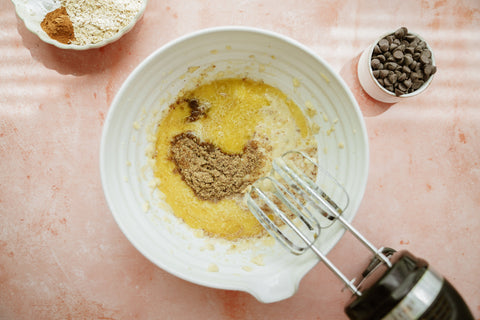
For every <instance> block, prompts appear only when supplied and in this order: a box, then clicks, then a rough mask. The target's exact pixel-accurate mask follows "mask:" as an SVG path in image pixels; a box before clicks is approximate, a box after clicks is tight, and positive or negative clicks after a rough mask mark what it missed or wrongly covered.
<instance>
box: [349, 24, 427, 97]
mask: <svg viewBox="0 0 480 320" xmlns="http://www.w3.org/2000/svg"><path fill="white" fill-rule="evenodd" d="M393 33H394V31H392V32H388V33H385V34H384V35H382V36H381V37H379V38H378V39H377V40H375V41H374V42H373V43H372V44H371V45H370V46H369V47H368V48H367V49H365V50H364V51H363V53H362V55H361V56H360V59H359V61H358V67H357V73H358V80H359V81H360V84H361V86H362V88H363V90H365V92H367V93H368V95H369V96H370V97H372V98H373V99H375V100H378V101H381V102H385V103H396V102H400V101H402V100H405V99H408V98H412V97H415V96H417V95H419V94H420V93H422V92H424V91H425V90H426V89H427V87H428V86H429V85H430V83H431V82H432V79H433V76H434V75H431V76H430V77H429V78H428V80H427V81H425V83H424V84H423V85H422V86H421V87H420V88H418V89H417V90H415V91H413V92H411V93H408V94H403V95H401V96H397V95H396V94H395V93H393V92H391V91H389V90H387V89H385V88H384V87H383V86H382V85H381V84H380V83H378V81H377V79H375V76H374V75H373V71H372V68H371V65H370V62H371V58H372V53H373V49H374V48H375V45H376V44H377V43H378V42H379V41H380V40H381V39H383V38H384V37H386V36H388V35H390V34H393ZM409 34H413V35H415V36H417V37H418V38H420V40H422V41H425V40H424V39H423V38H422V37H420V36H419V35H418V34H416V33H412V32H409ZM425 43H426V46H427V48H428V49H429V50H430V52H431V53H432V57H431V59H432V63H433V65H435V58H434V56H433V50H432V48H430V46H429V45H428V42H427V41H425Z"/></svg>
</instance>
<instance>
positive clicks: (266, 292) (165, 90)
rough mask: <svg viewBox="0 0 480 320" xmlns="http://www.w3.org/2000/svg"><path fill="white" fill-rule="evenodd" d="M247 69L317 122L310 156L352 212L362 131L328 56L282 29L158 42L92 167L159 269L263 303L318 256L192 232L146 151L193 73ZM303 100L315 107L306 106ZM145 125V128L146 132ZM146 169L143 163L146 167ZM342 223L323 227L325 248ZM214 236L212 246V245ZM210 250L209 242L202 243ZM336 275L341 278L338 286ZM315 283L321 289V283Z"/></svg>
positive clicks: (287, 292) (119, 104) (362, 169)
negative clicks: (158, 191) (172, 207)
mask: <svg viewBox="0 0 480 320" xmlns="http://www.w3.org/2000/svg"><path fill="white" fill-rule="evenodd" d="M232 77H234V78H244V77H248V78H250V79H253V80H257V81H260V80H262V81H264V82H265V83H267V84H269V85H272V86H274V87H276V88H278V89H280V90H281V91H282V92H283V93H285V94H286V95H287V96H288V97H289V98H290V99H292V100H293V101H294V102H295V103H296V104H297V105H298V106H299V107H300V108H302V110H304V111H305V113H306V114H308V112H306V110H310V111H311V112H310V116H309V117H312V119H311V121H313V122H314V123H317V124H318V127H319V129H320V127H321V130H320V131H319V132H318V133H317V134H315V139H316V140H317V143H318V146H319V150H318V159H319V160H318V161H319V162H320V163H322V164H323V166H324V167H325V168H326V169H327V170H328V171H330V172H331V173H332V174H333V175H334V176H335V178H336V179H337V180H338V181H340V182H341V183H342V184H343V186H344V187H345V189H346V190H347V193H348V194H349V196H350V204H349V206H348V207H347V209H346V210H345V211H344V213H343V216H344V217H345V219H347V220H348V221H351V220H352V219H353V217H354V215H355V213H356V211H357V210H358V207H359V205H360V202H361V200H362V197H363V193H364V190H365V186H366V182H367V176H368V163H369V161H368V158H369V155H368V138H367V133H366V129H365V124H364V122H363V117H362V114H361V112H360V109H359V107H358V104H357V102H356V101H355V99H354V97H353V95H352V93H351V92H350V90H349V89H348V87H347V86H346V84H345V83H344V81H343V80H342V79H341V77H340V76H338V75H337V74H336V73H335V72H334V71H333V70H332V69H331V68H330V67H329V66H328V64H327V63H326V62H325V61H324V60H322V59H321V58H319V57H318V56H316V55H315V53H314V52H312V51H311V50H310V49H308V48H307V47H305V46H303V45H301V44H299V43H298V42H296V41H294V40H291V39H289V38H287V37H285V36H282V35H279V34H276V33H273V32H269V31H265V30H259V29H254V28H247V27H219V28H213V29H206V30H201V31H198V32H195V33H193V34H189V35H186V36H184V37H182V38H180V39H178V40H175V41H173V42H171V43H169V44H167V45H165V46H164V47H162V48H160V49H158V50H157V51H156V52H154V53H153V54H152V55H150V56H149V57H148V58H146V59H145V60H144V61H143V62H142V63H141V64H140V65H139V66H138V67H137V68H136V69H135V70H134V71H133V72H132V74H131V75H130V76H129V77H128V78H127V80H126V81H125V83H124V84H123V85H122V87H121V88H120V90H119V91H118V93H117V95H116V97H115V99H114V101H113V103H112V106H111V107H110V109H109V112H108V116H107V119H106V121H105V124H104V128H103V134H102V141H101V147H100V172H101V178H102V185H103V189H104V192H105V197H106V200H107V203H108V205H109V207H110V210H111V211H112V214H113V216H114V218H115V220H116V221H117V223H118V225H119V227H120V229H121V230H122V231H123V233H124V234H125V235H126V237H127V238H128V239H129V240H130V241H131V243H132V244H133V245H134V246H135V247H136V248H137V249H138V250H139V251H140V252H141V253H142V254H143V255H144V256H145V257H147V258H148V259H150V260H151V261H152V262H153V263H155V264H156V265H157V266H159V267H160V268H162V269H164V270H166V271H168V272H170V273H172V274H174V275H176V276H178V277H180V278H182V279H185V280H188V281H191V282H194V283H197V284H201V285H204V286H209V287H214V288H221V289H230V290H241V291H246V292H249V293H250V294H252V295H253V296H255V297H256V298H257V299H258V300H259V301H262V302H275V301H279V300H282V299H286V298H288V297H290V296H292V295H293V294H294V293H295V292H296V290H297V288H298V285H299V283H300V280H301V279H302V277H303V276H304V275H305V274H306V273H307V272H308V271H309V270H310V269H311V268H313V266H315V264H316V263H317V262H318V258H317V257H316V256H315V255H314V254H313V252H307V253H305V254H303V255H301V256H295V255H293V254H291V253H289V252H288V251H286V250H285V248H283V247H282V246H281V245H280V244H278V243H277V244H274V243H273V244H270V245H266V244H265V243H264V242H263V241H262V240H258V239H257V240H255V241H253V243H252V245H253V247H251V246H247V247H244V250H231V249H229V248H230V247H231V246H232V245H235V246H236V248H237V249H238V248H241V247H242V245H241V244H238V243H234V242H228V241H226V240H223V241H220V240H218V239H217V240H215V239H209V238H207V237H199V236H198V234H196V232H194V231H193V230H192V229H191V228H189V227H187V226H186V225H185V223H182V222H181V221H179V219H177V218H175V217H174V216H173V214H172V213H170V212H169V211H168V210H165V209H164V207H163V208H162V206H159V205H157V204H158V203H159V200H158V199H157V198H156V195H155V193H154V192H152V187H151V186H152V185H151V184H150V183H149V182H150V181H152V180H151V179H152V178H153V173H152V172H151V169H149V159H148V158H147V156H146V155H145V152H146V150H147V148H149V145H150V146H151V143H152V141H153V142H154V140H155V137H154V133H152V131H151V130H152V128H156V124H157V123H158V122H157V121H158V119H156V115H160V114H161V112H162V111H163V110H165V109H166V108H168V107H169V106H170V105H171V104H172V103H173V102H174V101H175V100H176V99H177V97H178V95H179V93H180V92H181V90H185V89H188V90H191V89H192V88H193V87H195V86H196V85H198V81H199V79H200V80H201V81H202V83H203V82H209V81H212V80H216V79H222V78H232ZM308 106H309V107H310V108H313V110H314V114H312V111H313V110H312V109H307V108H308ZM149 128H150V132H149ZM150 168H151V167H150ZM343 233H344V229H343V228H342V227H341V226H340V225H339V224H338V223H336V224H333V225H331V226H330V227H329V228H327V229H323V230H322V232H321V234H320V238H319V241H318V248H319V249H320V250H322V251H323V252H324V253H325V254H326V253H327V252H328V251H330V250H331V249H332V248H333V246H334V245H335V244H336V243H337V242H338V241H339V240H340V238H341V236H342V235H343ZM212 244H214V245H212ZM206 248H208V249H206ZM340 287H341V283H340V282H339V288H340ZM319 290H321V289H319Z"/></svg>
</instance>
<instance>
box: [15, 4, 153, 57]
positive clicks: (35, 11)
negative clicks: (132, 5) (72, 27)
mask: <svg viewBox="0 0 480 320" xmlns="http://www.w3.org/2000/svg"><path fill="white" fill-rule="evenodd" d="M12 2H13V4H14V5H15V10H16V12H17V15H18V17H19V18H20V19H21V20H23V22H24V24H25V27H26V28H27V29H28V30H30V31H31V32H32V33H34V34H36V35H37V36H38V37H39V38H40V39H41V40H42V41H44V42H46V43H49V44H52V45H54V46H56V47H58V48H61V49H72V50H87V49H94V48H100V47H103V46H106V45H107V44H110V43H112V42H115V41H117V40H118V39H120V38H121V37H122V36H123V35H125V34H126V33H127V32H129V31H130V30H131V29H132V28H133V26H134V25H135V24H136V23H137V21H138V20H140V18H141V17H142V15H143V12H144V11H145V8H146V6H147V2H148V0H143V1H142V2H143V3H142V7H141V8H140V10H139V12H138V13H137V15H136V16H135V17H134V18H133V19H132V21H131V22H130V23H129V24H128V25H126V26H125V27H124V28H122V29H121V30H120V31H119V32H118V33H116V34H115V35H114V36H113V37H110V38H108V39H105V40H102V41H100V42H97V43H92V44H87V45H76V44H64V43H61V42H58V41H57V40H54V39H52V38H50V36H49V35H48V34H47V33H46V32H45V31H43V29H42V27H41V26H40V24H41V22H42V21H43V19H44V18H45V15H46V14H47V13H48V12H51V11H53V10H55V9H57V8H59V7H60V2H59V0H12Z"/></svg>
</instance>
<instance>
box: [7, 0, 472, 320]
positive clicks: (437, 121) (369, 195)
mask: <svg viewBox="0 0 480 320" xmlns="http://www.w3.org/2000/svg"><path fill="white" fill-rule="evenodd" d="M232 24H233V25H248V26H255V27H260V28H265V29H269V30H273V31H276V32H280V33H283V34H285V35H287V36H290V37H292V38H295V39H296V40H298V41H300V42H302V43H303V44H305V45H307V46H309V47H311V48H312V49H313V50H314V51H315V52H317V53H318V54H319V55H320V56H322V57H323V58H324V59H325V60H326V61H327V62H329V63H330V64H331V65H332V67H333V68H334V69H335V70H337V71H338V72H339V74H340V75H341V76H342V77H343V78H344V79H345V81H346V82H347V84H348V85H349V86H350V88H351V90H352V91H353V93H354V95H355V97H356V99H357V100H358V102H359V105H360V106H361V109H362V111H363V114H364V117H365V121H366V124H367V129H368V134H369V140H370V157H371V162H370V173H369V180H368V186H367V190H366V194H365V198H364V200H363V203H362V206H361V207H360V211H359V212H358V215H357V217H356V218H355V220H354V224H355V225H356V226H357V227H358V229H359V230H361V231H362V232H363V233H364V235H365V236H366V237H367V238H369V239H371V240H372V242H374V243H376V244H382V245H386V246H391V247H395V248H397V249H408V250H410V251H411V252H413V253H415V254H417V255H418V256H422V257H424V258H425V259H427V260H428V261H429V262H430V263H431V264H432V265H433V266H434V267H435V268H436V270H438V271H439V272H440V273H442V274H443V275H445V276H446V278H448V279H449V280H450V281H451V282H452V283H453V284H454V285H455V286H456V288H457V289H458V290H459V291H460V292H461V293H462V295H463V296H464V298H465V299H466V301H467V303H468V305H469V306H470V308H471V310H472V312H473V314H474V316H475V319H480V268H479V267H480V250H479V249H478V248H479V245H480V233H479V229H480V210H479V208H480V108H479V104H480V94H479V88H480V36H479V30H480V2H478V1H477V0H471V1H466V0H464V1H446V0H443V1H415V0H411V1H407V0H405V1H367V0H364V1H356V0H348V1H337V0H329V1H301V0H299V1H294V0H292V1H274V0H268V1H231V2H228V1H219V0H212V1H169V0H168V1H158V0H151V1H150V3H149V5H148V7H147V10H146V12H145V15H144V17H143V19H142V20H141V21H140V22H139V23H138V24H137V26H135V28H134V29H133V30H132V31H131V32H130V33H129V34H127V35H126V36H125V37H124V38H122V39H121V40H120V41H118V42H116V43H114V44H112V45H110V46H107V47H104V48H102V49H97V50H92V51H87V52H70V51H62V50H60V49H57V48H55V47H53V46H50V45H47V44H44V43H43V42H41V41H40V40H39V39H38V38H37V37H36V36H35V35H33V34H31V33H30V32H29V31H28V30H27V29H26V28H25V27H24V25H23V23H22V22H21V20H19V19H18V18H17V17H16V15H15V11H14V7H13V5H12V3H10V2H9V1H7V0H2V1H0V44H1V45H0V157H1V158H0V159H1V161H0V177H1V178H0V319H2V320H4V319H118V320H119V319H160V318H161V319H193V318H195V319H253V318H256V319H346V316H345V315H344V314H343V306H344V305H345V304H346V302H347V300H348V294H347V293H346V292H341V287H342V286H341V284H340V282H339V281H338V280H337V279H336V278H335V277H334V276H333V275H332V274H331V273H330V272H329V271H328V270H327V269H326V268H325V267H324V266H323V265H320V264H319V265H317V266H316V267H315V268H314V269H313V270H312V271H311V272H310V273H309V274H308V275H307V276H306V277H305V278H304V280H303V281H302V282H301V284H300V288H299V291H298V292H297V294H296V295H295V296H294V297H292V298H290V299H288V300H285V301H281V302H278V303H274V304H269V305H265V304H261V303H259V302H257V301H256V300H255V299H254V298H253V297H251V296H249V295H248V294H245V293H241V292H231V291H222V290H215V289H210V288H205V287H201V286H197V285H194V284H191V283H188V282H185V281H183V280H180V279H178V278H176V277H174V276H172V275H170V274H168V273H166V272H164V271H163V270H161V269H159V268H157V267H156V266H154V265H153V264H151V263H150V262H149V261H148V260H147V259H145V258H144V257H143V256H142V255H141V254H140V253H138V252H137V251H136V250H135V249H134V248H133V247H132V246H131V245H130V243H129V242H128V241H127V239H126V238H125V237H124V236H123V234H122V233H121V232H120V230H119V228H118V227H117V225H116V224H115V222H114V220H113V218H112V216H111V214H110V212H109V209H108V207H107V205H106V202H105V199H104V196H103V192H102V188H101V183H100V175H99V165H98V162H99V160H98V157H99V144H100V135H101V130H102V125H103V122H104V119H105V115H106V113H107V112H108V108H109V105H110V103H111V101H112V99H113V97H114V95H115V93H116V92H117V90H118V89H119V87H120V85H121V84H122V82H123V81H124V80H125V78H126V77H127V76H128V74H129V73H130V72H131V71H132V70H133V69H134V68H135V66H136V65H137V64H138V63H140V61H142V60H143V59H144V58H145V57H146V56H148V55H149V54H150V53H152V52H153V51H154V50H156V49H157V48H159V47H160V46H162V45H163V44H165V43H167V42H168V41H170V40H173V39H175V38H176V37H178V36H181V35H184V34H186V33H188V32H191V31H195V30H198V29H201V28H205V27H212V26H217V25H232ZM399 26H407V27H408V28H410V29H411V30H414V31H416V32H417V33H419V34H421V35H422V36H423V37H424V38H425V39H426V40H427V41H429V43H430V45H431V47H432V48H433V50H434V52H435V57H436V61H437V66H438V70H439V71H438V73H437V75H436V77H435V79H434V81H433V82H432V85H431V86H430V88H429V89H428V90H427V91H426V92H425V93H423V94H422V95H421V96H419V97H417V98H414V99H412V100H411V101H406V102H401V103H397V104H393V105H386V104H382V103H378V102H376V101H374V100H372V99H371V98H369V97H368V96H367V95H366V94H365V93H364V92H363V90H362V89H361V87H360V85H359V83H358V79H357V77H356V73H355V72H356V63H357V60H358V57H359V54H360V53H361V51H362V50H363V49H364V48H366V47H367V46H368V45H369V44H370V42H371V41H373V40H374V39H375V38H376V37H377V36H378V35H380V34H382V33H384V32H385V31H388V30H393V29H396V28H397V27H399ZM352 243H353V240H352V239H350V238H348V237H345V238H344V239H343V241H341V242H340V243H339V245H337V247H336V248H335V249H334V250H333V251H332V252H331V254H330V255H329V256H331V258H332V260H333V261H335V262H336V263H338V264H340V265H345V270H346V271H347V273H350V274H351V275H354V274H355V271H359V265H356V264H355V263H352V261H355V260H356V259H358V260H360V262H364V261H365V259H366V253H365V252H363V251H360V252H357V250H353V251H352V250H350V248H351V246H352Z"/></svg>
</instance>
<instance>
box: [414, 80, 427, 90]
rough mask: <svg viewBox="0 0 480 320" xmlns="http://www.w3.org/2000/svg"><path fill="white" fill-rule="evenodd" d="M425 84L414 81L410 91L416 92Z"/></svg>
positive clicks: (420, 81)
mask: <svg viewBox="0 0 480 320" xmlns="http://www.w3.org/2000/svg"><path fill="white" fill-rule="evenodd" d="M424 83H425V82H424V81H423V80H416V81H414V82H413V85H412V89H413V90H417V89H418V88H420V87H421V86H422V85H423V84H424Z"/></svg>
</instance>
